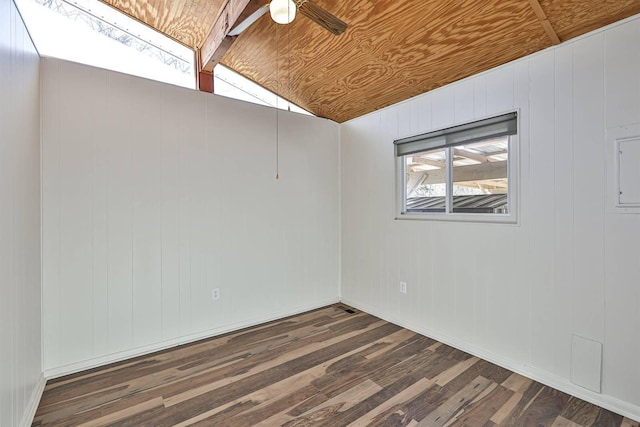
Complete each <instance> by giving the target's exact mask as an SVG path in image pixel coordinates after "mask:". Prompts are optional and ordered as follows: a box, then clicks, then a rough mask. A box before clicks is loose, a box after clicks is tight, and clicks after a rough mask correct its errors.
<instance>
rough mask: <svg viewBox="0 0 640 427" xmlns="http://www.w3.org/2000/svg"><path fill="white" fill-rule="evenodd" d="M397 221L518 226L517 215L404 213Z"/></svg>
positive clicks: (398, 216) (399, 215) (397, 215)
mask: <svg viewBox="0 0 640 427" xmlns="http://www.w3.org/2000/svg"><path fill="white" fill-rule="evenodd" d="M394 219H395V220H401V221H402V220H409V221H447V222H471V223H485V224H509V225H517V224H518V217H517V215H516V214H514V213H512V214H474V213H468V214H466V213H452V214H445V213H435V212H434V213H402V214H396V216H395V218H394Z"/></svg>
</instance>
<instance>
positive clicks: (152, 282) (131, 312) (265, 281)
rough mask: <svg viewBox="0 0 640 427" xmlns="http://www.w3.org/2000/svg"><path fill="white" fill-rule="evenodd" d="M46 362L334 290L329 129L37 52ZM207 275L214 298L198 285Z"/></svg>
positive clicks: (215, 327) (105, 355)
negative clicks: (216, 291) (39, 63)
mask: <svg viewBox="0 0 640 427" xmlns="http://www.w3.org/2000/svg"><path fill="white" fill-rule="evenodd" d="M42 74H43V78H42V91H43V95H42V120H43V123H42V138H43V143H42V144H43V159H42V164H43V166H42V167H43V172H42V173H43V288H44V311H43V313H44V314H43V315H44V349H45V352H44V369H45V372H46V373H47V374H48V375H52V376H56V375H60V374H63V373H66V372H71V371H75V370H79V369H82V368H85V367H88V366H93V365H97V364H102V363H105V362H108V361H111V360H116V359H119V358H123V357H127V356H130V355H134V354H140V353H143V352H147V351H150V350H153V349H157V348H162V347H165V346H170V345H174V344H176V343H180V342H185V341H189V340H193V339H196V338H198V337H204V336H209V335H213V334H216V333H221V332H224V331H227V330H230V329H235V328H239V327H242V326H245V325H249V324H253V323H258V322H263V321H266V320H270V319H273V318H277V317H282V316H285V315H288V314H293V313H295V312H300V311H304V310H308V309H311V308H315V307H319V306H323V305H326V304H328V303H332V302H335V301H337V299H338V295H339V289H338V286H339V270H338V267H339V217H340V213H339V196H338V192H339V161H338V158H339V144H338V140H339V128H338V125H337V124H335V123H333V122H330V121H327V120H323V119H317V118H314V117H308V116H302V115H298V114H293V113H287V112H280V113H278V114H279V124H280V129H279V141H280V147H279V149H280V150H279V152H280V180H278V181H276V180H275V174H276V169H275V165H276V111H275V110H273V109H269V108H264V107H259V106H256V105H253V104H247V103H243V102H238V101H233V100H229V99H225V98H220V97H217V96H211V95H208V94H204V93H199V92H195V91H190V90H186V89H182V88H178V87H172V86H168V85H164V84H161V83H157V82H151V81H147V80H143V79H140V78H136V77H132V76H126V75H122V74H118V73H115V72H110V71H105V70H100V69H96V68H91V67H87V66H83V65H78V64H73V63H68V62H64V61H60V60H55V59H48V58H47V59H43V67H42ZM214 288H219V289H220V295H221V298H220V299H219V300H217V301H213V300H212V298H211V291H212V289H214Z"/></svg>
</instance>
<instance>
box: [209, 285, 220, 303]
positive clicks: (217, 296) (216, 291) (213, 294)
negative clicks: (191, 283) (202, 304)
mask: <svg viewBox="0 0 640 427" xmlns="http://www.w3.org/2000/svg"><path fill="white" fill-rule="evenodd" d="M211 299H212V300H214V301H217V300H219V299H220V288H215V289H211Z"/></svg>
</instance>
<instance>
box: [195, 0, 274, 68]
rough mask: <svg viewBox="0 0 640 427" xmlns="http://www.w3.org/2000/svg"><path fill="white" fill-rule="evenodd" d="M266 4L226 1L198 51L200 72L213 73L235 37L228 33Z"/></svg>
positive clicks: (264, 1) (261, 1) (259, 0)
mask: <svg viewBox="0 0 640 427" xmlns="http://www.w3.org/2000/svg"><path fill="white" fill-rule="evenodd" d="M267 3H268V0H228V1H227V3H226V4H225V6H224V7H223V9H222V12H221V13H220V16H218V19H216V22H215V23H214V24H213V27H212V28H211V32H210V33H209V35H208V36H207V38H206V39H205V41H204V43H203V44H202V47H201V48H200V49H199V54H198V58H199V64H198V68H199V71H200V72H206V73H213V67H215V66H216V64H217V63H218V62H220V60H221V59H222V57H223V56H224V54H225V53H226V52H227V50H228V49H229V48H230V47H231V45H232V44H233V42H234V41H235V39H236V38H237V36H235V37H234V36H229V35H228V34H229V32H230V31H231V30H232V29H233V28H234V27H235V26H236V25H237V24H239V23H241V22H242V21H243V20H244V19H246V18H247V17H248V16H249V15H251V14H252V13H253V12H255V11H256V10H258V9H259V8H260V7H262V6H264V5H265V4H267Z"/></svg>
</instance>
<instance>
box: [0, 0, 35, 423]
mask: <svg viewBox="0 0 640 427" xmlns="http://www.w3.org/2000/svg"><path fill="white" fill-rule="evenodd" d="M39 61H40V59H39V57H38V53H37V52H36V50H35V48H34V46H33V43H32V42H31V39H30V38H29V34H28V33H27V30H26V28H25V26H24V24H23V22H22V19H21V18H20V15H19V13H18V11H17V9H16V7H15V5H14V3H13V1H11V0H0V426H27V425H31V420H32V418H33V414H34V413H35V410H36V406H37V404H38V401H39V399H40V395H41V393H42V390H43V388H44V377H43V376H42V369H41V326H40V324H41V322H40V318H41V317H40V302H41V301H40V300H41V290H40V137H39V135H40V98H39V97H40V83H39Z"/></svg>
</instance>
